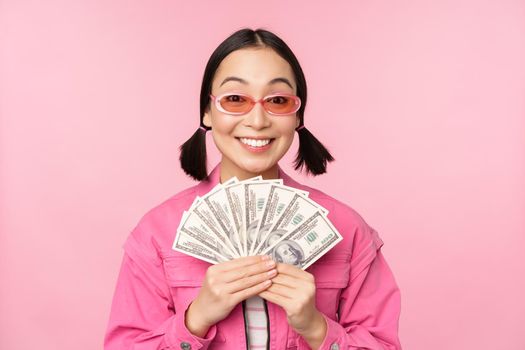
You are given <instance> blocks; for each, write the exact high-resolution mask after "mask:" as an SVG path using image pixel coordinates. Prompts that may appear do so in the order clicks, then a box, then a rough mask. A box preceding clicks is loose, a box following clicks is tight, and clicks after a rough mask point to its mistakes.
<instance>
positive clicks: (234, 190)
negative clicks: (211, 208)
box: [224, 175, 262, 256]
mask: <svg viewBox="0 0 525 350" xmlns="http://www.w3.org/2000/svg"><path fill="white" fill-rule="evenodd" d="M259 180H262V176H260V175H259V176H255V177H252V178H249V179H246V180H243V181H241V182H237V183H235V184H233V185H228V186H225V187H224V191H225V193H226V199H227V202H228V206H229V207H230V210H231V216H232V220H233V227H234V229H235V232H236V233H237V236H238V237H239V241H240V248H241V250H242V256H246V255H248V251H247V248H246V232H245V230H244V229H245V227H244V185H245V184H246V183H249V182H252V181H259Z"/></svg>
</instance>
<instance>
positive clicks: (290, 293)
mask: <svg viewBox="0 0 525 350" xmlns="http://www.w3.org/2000/svg"><path fill="white" fill-rule="evenodd" d="M268 292H272V293H273V294H277V295H280V296H281V297H283V298H287V299H293V298H295V297H296V296H297V295H298V294H300V293H301V292H302V291H301V290H297V289H295V288H292V287H288V286H284V285H282V284H275V283H273V281H272V285H271V286H270V287H269V288H268Z"/></svg>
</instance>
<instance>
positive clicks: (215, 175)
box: [197, 162, 304, 196]
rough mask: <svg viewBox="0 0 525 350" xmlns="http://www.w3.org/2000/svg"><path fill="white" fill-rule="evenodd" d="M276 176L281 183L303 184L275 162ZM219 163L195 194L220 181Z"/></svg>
mask: <svg viewBox="0 0 525 350" xmlns="http://www.w3.org/2000/svg"><path fill="white" fill-rule="evenodd" d="M277 169H278V177H279V179H282V180H283V184H284V185H286V186H290V187H295V188H301V189H302V188H303V187H304V186H303V185H302V184H300V183H299V182H297V181H295V180H294V179H292V178H291V177H290V176H289V175H288V174H287V173H285V172H284V170H283V169H282V168H281V167H280V166H279V164H277ZM220 175H221V163H220V162H219V163H217V164H216V165H215V167H214V168H213V170H212V171H211V172H210V173H209V174H208V177H207V178H206V179H204V180H202V181H201V182H200V184H199V185H198V186H197V195H199V196H201V195H204V194H206V193H208V192H209V191H210V190H211V189H212V188H213V187H215V186H216V185H217V184H219V182H220Z"/></svg>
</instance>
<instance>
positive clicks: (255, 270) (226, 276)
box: [222, 259, 275, 282]
mask: <svg viewBox="0 0 525 350" xmlns="http://www.w3.org/2000/svg"><path fill="white" fill-rule="evenodd" d="M274 268H275V261H273V260H268V259H266V260H262V261H260V262H257V263H255V264H252V265H248V266H240V267H238V268H236V269H233V270H229V271H226V272H224V273H223V274H222V279H223V281H225V282H233V281H236V280H239V279H241V278H245V277H249V276H253V275H257V274H260V273H262V272H266V271H269V270H271V269H274Z"/></svg>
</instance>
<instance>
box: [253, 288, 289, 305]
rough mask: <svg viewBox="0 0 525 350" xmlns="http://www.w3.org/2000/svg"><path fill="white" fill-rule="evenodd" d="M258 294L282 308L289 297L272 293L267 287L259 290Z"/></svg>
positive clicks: (287, 302)
mask: <svg viewBox="0 0 525 350" xmlns="http://www.w3.org/2000/svg"><path fill="white" fill-rule="evenodd" d="M272 287H273V285H272ZM259 296H260V297H261V298H263V299H265V300H267V301H271V302H272V303H274V304H277V305H279V306H280V307H282V308H284V307H285V306H286V305H287V304H289V302H290V298H287V297H283V296H282V295H279V294H276V293H273V292H271V291H270V290H268V289H266V290H263V291H262V292H260V293H259Z"/></svg>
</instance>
